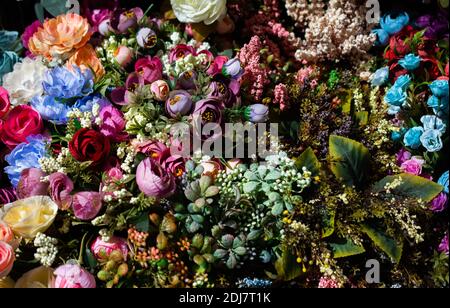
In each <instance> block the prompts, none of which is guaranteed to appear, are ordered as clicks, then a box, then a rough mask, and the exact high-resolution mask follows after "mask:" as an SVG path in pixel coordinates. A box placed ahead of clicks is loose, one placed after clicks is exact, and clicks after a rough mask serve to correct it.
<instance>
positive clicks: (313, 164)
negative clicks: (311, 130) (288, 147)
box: [295, 147, 322, 176]
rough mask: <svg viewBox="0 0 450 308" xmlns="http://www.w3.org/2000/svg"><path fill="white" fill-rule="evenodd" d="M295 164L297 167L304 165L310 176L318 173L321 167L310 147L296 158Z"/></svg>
mask: <svg viewBox="0 0 450 308" xmlns="http://www.w3.org/2000/svg"><path fill="white" fill-rule="evenodd" d="M295 165H296V166H297V168H298V169H301V168H303V167H306V168H307V169H308V171H309V172H311V173H312V176H316V175H318V174H319V173H320V169H321V168H322V165H321V164H320V162H319V160H318V159H317V156H316V154H314V150H313V149H312V148H310V147H309V148H307V149H306V150H305V151H304V152H303V153H302V155H300V156H299V157H298V158H297V160H296V162H295Z"/></svg>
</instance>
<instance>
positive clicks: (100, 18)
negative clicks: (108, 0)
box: [88, 9, 112, 32]
mask: <svg viewBox="0 0 450 308" xmlns="http://www.w3.org/2000/svg"><path fill="white" fill-rule="evenodd" d="M111 16H112V11H111V10H109V9H95V10H93V11H92V12H90V14H89V15H88V19H89V23H90V24H91V26H92V31H94V32H97V31H98V30H99V26H100V24H101V23H102V22H104V21H106V20H108V19H110V18H111Z"/></svg>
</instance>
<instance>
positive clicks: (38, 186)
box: [17, 168, 48, 199]
mask: <svg viewBox="0 0 450 308" xmlns="http://www.w3.org/2000/svg"><path fill="white" fill-rule="evenodd" d="M45 176H47V174H45V173H44V172H43V171H42V170H41V169H37V168H30V169H25V170H24V171H22V175H21V176H20V180H19V185H18V186H17V196H18V197H19V199H26V198H29V197H34V196H47V194H48V183H46V182H42V181H41V178H43V177H45Z"/></svg>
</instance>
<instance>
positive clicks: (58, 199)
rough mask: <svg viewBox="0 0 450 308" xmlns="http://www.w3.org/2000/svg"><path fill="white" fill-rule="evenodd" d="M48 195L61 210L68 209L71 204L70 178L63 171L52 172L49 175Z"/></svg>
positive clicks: (71, 186) (71, 183)
mask: <svg viewBox="0 0 450 308" xmlns="http://www.w3.org/2000/svg"><path fill="white" fill-rule="evenodd" d="M49 182H50V197H51V198H52V200H53V201H54V202H55V203H56V204H57V205H58V207H59V208H60V209H61V210H68V209H69V208H70V207H71V206H72V196H71V195H70V194H71V193H72V191H73V182H72V180H71V179H70V178H69V177H68V176H67V175H65V174H64V173H59V172H58V173H53V174H52V175H50V176H49Z"/></svg>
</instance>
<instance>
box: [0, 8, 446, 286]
mask: <svg viewBox="0 0 450 308" xmlns="http://www.w3.org/2000/svg"><path fill="white" fill-rule="evenodd" d="M90 2H91V1H84V2H83V10H82V13H81V15H80V14H75V13H66V12H65V10H66V9H65V8H62V7H61V8H59V7H51V8H50V7H46V9H47V10H48V11H49V12H57V14H55V16H54V17H52V18H47V19H45V20H44V19H42V20H38V21H36V22H34V23H33V24H31V25H30V26H29V27H28V28H27V29H26V30H25V32H24V33H23V35H22V36H21V44H20V43H18V42H19V38H18V34H17V33H16V32H6V31H5V32H1V34H0V35H1V37H0V42H1V44H0V47H1V61H2V62H0V64H1V71H0V72H1V76H2V79H1V82H2V83H1V87H0V149H1V152H0V158H1V161H2V165H3V167H4V168H3V169H2V173H1V185H0V228H1V229H0V285H1V286H10V287H11V286H16V287H56V288H93V287H108V288H125V287H197V288H206V287H208V288H209V287H245V288H251V287H259V288H261V287H277V286H281V287H282V286H296V287H320V288H336V287H372V286H378V287H398V286H405V287H417V286H434V287H436V286H437V287H442V286H448V212H447V204H448V167H447V166H446V164H447V163H448V160H447V159H446V156H447V155H446V153H447V152H448V129H447V128H448V96H449V92H448V33H447V34H446V31H445V30H448V21H447V19H446V16H445V14H444V13H442V12H440V13H439V15H438V18H434V17H432V16H421V17H420V18H417V19H416V20H414V21H413V19H412V18H411V17H410V15H409V14H408V13H407V12H404V13H401V14H397V15H393V14H392V15H391V14H387V15H385V16H384V17H382V19H381V20H380V25H379V26H377V27H373V25H369V24H368V23H367V22H366V21H365V19H364V16H365V13H366V9H365V8H364V5H360V3H359V2H358V1H356V0H354V1H341V0H332V1H330V2H329V3H328V4H326V3H325V1H314V3H309V2H308V1H297V2H296V1H285V2H282V1H278V0H271V1H269V0H261V1H240V0H229V1H226V0H217V1H210V0H209V1H195V3H194V2H192V1H183V0H172V1H170V3H168V2H166V3H163V4H161V5H159V4H156V5H150V6H149V7H148V9H147V7H144V8H140V7H136V8H131V9H125V8H122V7H121V6H120V5H119V3H118V1H100V2H102V3H100V2H99V3H97V4H95V5H94V4H93V3H90ZM103 2H104V3H103ZM169 4H170V5H169ZM144 9H147V10H145V11H144ZM343 23H345V24H343ZM446 27H447V28H446ZM319 30H320V31H319ZM318 31H319V32H318ZM447 32H448V31H447ZM318 33H321V35H318ZM19 45H21V47H22V50H20V49H21V48H19V47H20V46H19ZM18 46H19V47H18ZM19 55H24V58H22V59H20V57H19ZM380 66H383V67H382V68H379V67H380ZM268 122H271V123H277V124H278V128H279V130H278V131H277V130H275V131H274V130H271V129H269V128H267V127H266V126H264V128H263V133H262V134H261V135H258V138H261V137H262V136H263V137H264V142H263V143H264V145H268V146H269V147H270V148H271V149H274V151H272V153H270V154H269V155H266V156H265V157H258V155H247V156H245V155H243V156H245V157H242V156H239V157H237V156H238V149H235V148H234V147H230V148H227V147H225V148H224V147H222V146H218V147H217V148H216V145H222V143H224V144H228V143H227V141H229V139H232V140H234V141H236V140H240V141H241V142H242V143H243V144H244V145H246V146H247V145H251V144H252V142H255V140H253V139H255V137H254V136H253V137H252V136H251V134H250V133H249V134H248V135H245V134H244V135H239V134H237V136H234V135H232V136H230V135H227V134H226V133H223V132H222V129H223V128H224V127H226V126H227V125H229V124H233V125H238V126H239V125H240V126H241V127H247V128H248V127H251V125H255V126H258V125H260V126H261V125H263V124H264V123H268ZM198 125H200V127H202V126H207V127H209V128H210V129H207V130H201V129H200V130H198V129H197V128H198ZM260 126H258V127H260ZM181 128H182V129H181ZM276 133H278V134H276ZM191 137H193V138H194V139H195V138H197V139H198V142H199V144H197V147H196V145H195V144H194V145H192V144H191V143H190V142H188V141H189V140H191V139H190V138H191ZM208 142H209V143H208ZM194 143H195V142H194ZM208 144H214V149H213V150H212V153H213V154H212V155H205V154H204V153H203V152H202V151H201V150H202V149H203V148H204V146H205V145H208ZM230 150H231V153H232V155H228V154H229V151H230ZM233 150H237V151H236V154H234V153H235V152H234V151H233ZM247 154H248V153H247ZM447 154H448V153H447ZM371 259H375V260H377V261H378V262H380V263H382V270H383V277H384V278H385V280H384V281H381V282H378V283H377V284H375V285H373V284H371V283H370V282H368V281H367V280H366V275H365V269H366V267H365V266H366V262H367V260H371Z"/></svg>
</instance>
